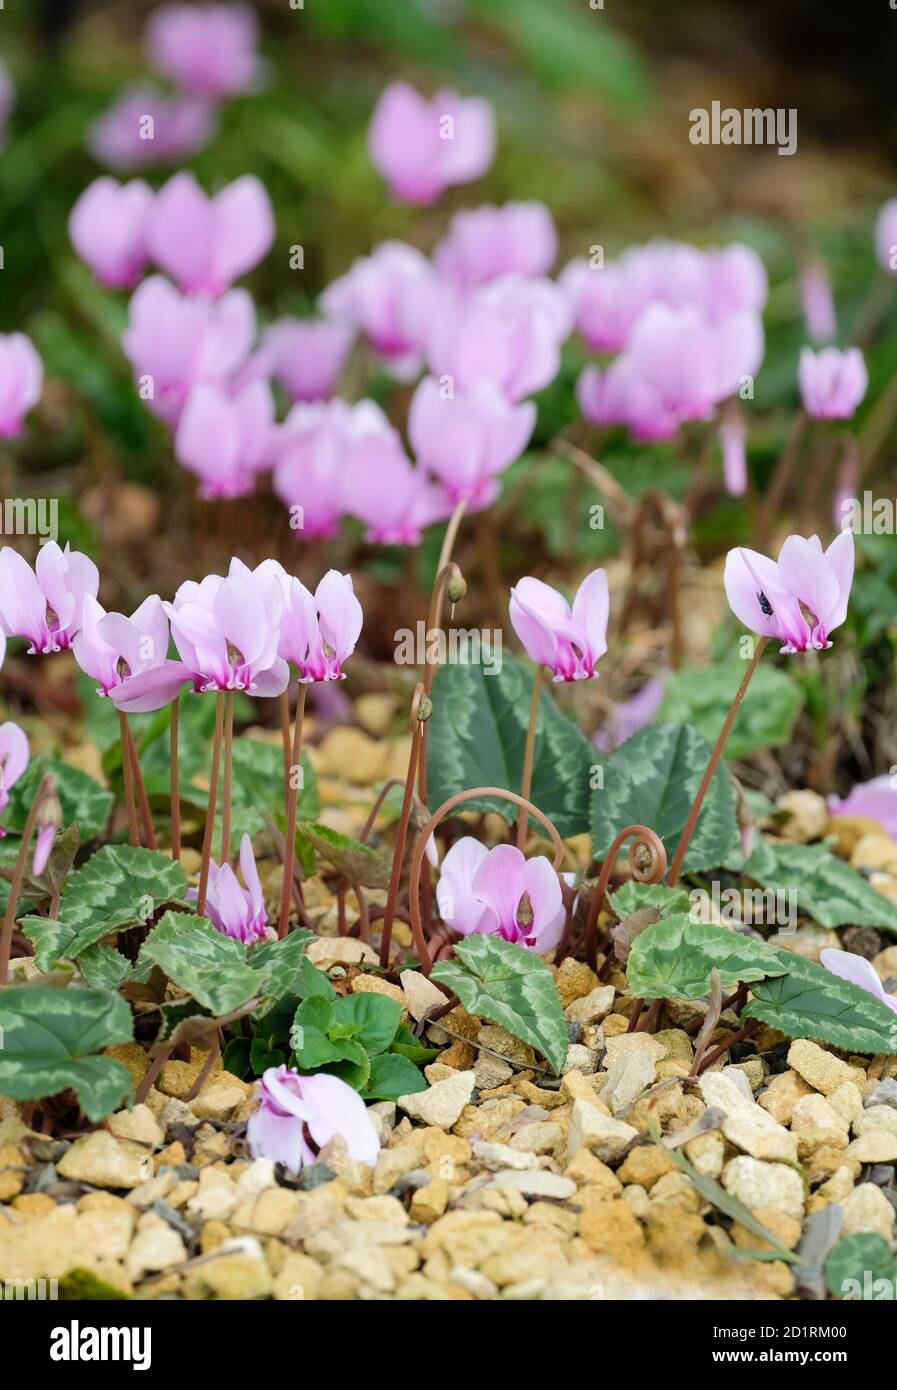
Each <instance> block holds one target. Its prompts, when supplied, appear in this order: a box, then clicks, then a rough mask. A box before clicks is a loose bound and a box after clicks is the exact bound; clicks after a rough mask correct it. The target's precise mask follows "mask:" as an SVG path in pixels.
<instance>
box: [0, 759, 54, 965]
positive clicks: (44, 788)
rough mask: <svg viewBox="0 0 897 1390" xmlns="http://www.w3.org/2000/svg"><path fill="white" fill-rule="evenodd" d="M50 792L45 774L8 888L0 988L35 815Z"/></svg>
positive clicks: (0, 943)
mask: <svg viewBox="0 0 897 1390" xmlns="http://www.w3.org/2000/svg"><path fill="white" fill-rule="evenodd" d="M52 790H53V774H52V773H51V772H47V773H45V774H44V776H43V777H42V778H41V780H40V785H39V786H38V789H37V791H36V792H35V794H34V800H33V801H32V803H31V805H30V807H29V809H28V815H27V817H26V820H25V827H24V829H23V831H22V840H21V843H20V845H19V851H18V854H17V855H16V862H15V864H14V865H13V871H12V882H11V883H10V887H9V901H8V902H7V904H6V913H5V915H4V918H3V927H2V929H0V986H2V985H5V984H6V983H7V979H8V976H9V958H10V954H11V952H12V934H13V930H14V928H15V924H16V909H17V907H18V905H19V895H20V893H21V891H22V882H23V880H24V878H25V864H26V862H27V860H28V852H29V850H30V848H31V838H32V835H33V834H34V827H35V824H36V822H37V814H38V812H39V810H40V808H41V806H42V805H43V803H44V800H45V798H46V797H47V796H48V795H49V794H50V792H51V791H52Z"/></svg>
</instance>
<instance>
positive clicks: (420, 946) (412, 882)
mask: <svg viewBox="0 0 897 1390" xmlns="http://www.w3.org/2000/svg"><path fill="white" fill-rule="evenodd" d="M481 796H498V797H501V798H502V800H503V801H513V802H514V804H515V805H516V806H526V809H527V810H528V811H529V812H530V814H531V815H534V816H536V818H537V819H538V820H540V821H541V822H542V824H543V825H544V826H545V829H546V830H547V831H548V833H549V835H550V836H551V840H552V843H553V845H554V870H555V873H558V872H559V871H560V867H561V864H562V863H563V861H564V854H565V850H564V842H563V840H562V839H561V837H560V834H559V833H558V829H557V826H556V825H555V824H554V822H553V821H552V820H550V819H549V818H548V816H546V814H545V812H544V811H540V810H539V807H538V806H534V805H533V803H532V802H531V801H527V800H526V798H525V797H522V796H518V795H517V793H516V792H512V791H508V790H507V788H505V787H471V788H470V789H469V790H468V791H464V792H456V793H455V795H454V796H450V797H449V799H448V801H443V803H442V805H441V806H437V808H436V810H435V811H434V812H433V814H432V816H431V817H430V819H429V820H428V821H427V823H426V825H425V826H423V828H422V829H421V830H420V831H418V836H417V840H416V842H415V845H414V857H413V858H412V860H411V873H410V875H409V879H408V906H409V909H410V912H411V931H412V934H413V936H414V949H415V950H416V951H417V955H418V959H419V960H420V963H421V969H422V971H423V973H424V974H425V975H429V973H430V971H431V970H432V968H433V961H432V958H431V956H430V951H429V947H428V946H427V942H426V938H425V936H424V930H423V925H422V923H421V916H420V902H419V901H418V892H419V888H420V871H421V867H422V865H423V862H424V854H425V853H426V849H427V844H428V842H429V839H430V836H431V835H432V834H433V831H434V830H435V829H436V827H437V825H438V824H439V822H440V821H441V820H442V819H443V817H444V816H446V815H447V814H448V812H449V811H451V810H453V809H454V807H455V806H460V805H461V803H462V802H464V801H472V800H473V799H474V798H475V797H481ZM652 833H653V832H652Z"/></svg>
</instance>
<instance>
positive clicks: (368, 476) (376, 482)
mask: <svg viewBox="0 0 897 1390" xmlns="http://www.w3.org/2000/svg"><path fill="white" fill-rule="evenodd" d="M346 470H347V477H346V494H345V496H346V510H347V511H348V512H350V513H351V515H352V516H356V517H358V519H359V520H360V521H363V522H364V523H365V525H366V526H367V532H366V538H367V539H368V540H369V541H376V542H378V543H379V544H380V545H417V543H418V541H419V540H420V538H421V535H422V533H423V531H424V529H425V528H426V527H427V526H430V525H431V524H432V523H433V522H434V521H441V520H443V519H444V518H445V517H447V516H448V515H449V513H450V511H451V510H452V505H451V502H450V501H449V499H448V497H447V496H446V494H445V492H444V491H443V490H442V489H441V488H438V487H435V486H433V484H432V483H430V482H429V481H428V479H427V475H426V473H425V472H424V470H423V469H422V468H415V467H413V466H412V464H411V463H410V462H409V460H408V457H407V455H406V454H405V451H404V449H403V448H402V441H401V439H400V438H399V436H398V435H397V434H396V432H395V431H394V430H392V431H390V432H389V433H386V434H372V435H368V436H367V437H366V438H364V439H361V440H358V441H356V442H355V443H354V444H353V445H352V446H351V447H350V448H349V450H348V452H347V457H346Z"/></svg>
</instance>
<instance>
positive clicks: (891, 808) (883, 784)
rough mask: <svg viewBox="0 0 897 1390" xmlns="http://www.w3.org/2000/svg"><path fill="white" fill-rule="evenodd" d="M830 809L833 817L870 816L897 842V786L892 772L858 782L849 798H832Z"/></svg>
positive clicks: (852, 788)
mask: <svg viewBox="0 0 897 1390" xmlns="http://www.w3.org/2000/svg"><path fill="white" fill-rule="evenodd" d="M828 809H829V812H830V813H831V815H833V816H869V817H870V819H871V820H874V821H877V822H878V824H879V825H880V826H881V827H882V828H883V829H884V830H886V831H887V833H888V834H889V835H890V837H891V839H892V840H895V841H897V785H895V782H894V778H893V777H892V776H891V774H890V772H884V773H882V775H881V776H880V777H873V778H871V780H870V781H868V782H857V783H856V785H855V786H853V787H851V789H850V794H849V796H846V797H844V798H839V797H836V796H830V797H829V801H828Z"/></svg>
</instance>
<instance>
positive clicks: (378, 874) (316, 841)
mask: <svg viewBox="0 0 897 1390" xmlns="http://www.w3.org/2000/svg"><path fill="white" fill-rule="evenodd" d="M296 833H297V835H299V836H300V837H304V838H305V839H306V840H307V841H308V843H309V844H310V845H311V846H312V848H313V849H314V850H315V851H316V852H317V853H318V854H319V855H320V856H321V858H322V859H326V861H327V863H328V864H332V865H333V867H334V868H335V869H338V870H339V872H340V873H341V874H345V876H346V878H348V879H349V880H350V882H355V883H358V884H360V885H361V887H362V888H388V887H389V875H390V865H389V864H388V862H387V861H386V860H385V859H384V858H383V856H382V855H381V854H377V852H376V851H375V850H372V849H371V847H370V845H366V844H364V843H363V842H362V841H361V840H353V839H352V837H351V835H341V834H340V832H339V831H338V830H331V828H330V826H329V825H316V824H312V825H309V824H302V825H300V826H298V827H297V832H296Z"/></svg>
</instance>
